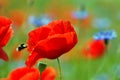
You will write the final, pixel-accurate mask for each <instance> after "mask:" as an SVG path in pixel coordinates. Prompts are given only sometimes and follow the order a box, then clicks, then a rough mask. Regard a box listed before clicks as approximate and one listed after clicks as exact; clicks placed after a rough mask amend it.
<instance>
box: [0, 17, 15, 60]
mask: <svg viewBox="0 0 120 80" xmlns="http://www.w3.org/2000/svg"><path fill="white" fill-rule="evenodd" d="M10 26H11V20H10V19H8V18H6V17H3V16H0V58H2V59H3V60H5V61H8V57H7V54H6V53H5V52H4V51H3V49H2V48H3V47H4V46H5V45H6V44H7V42H8V41H9V39H10V38H11V36H12V34H13V30H12V28H11V27H10Z"/></svg>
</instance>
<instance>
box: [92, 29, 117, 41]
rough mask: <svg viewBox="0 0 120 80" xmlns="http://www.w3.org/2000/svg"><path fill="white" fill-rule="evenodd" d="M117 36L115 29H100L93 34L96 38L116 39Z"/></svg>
mask: <svg viewBox="0 0 120 80" xmlns="http://www.w3.org/2000/svg"><path fill="white" fill-rule="evenodd" d="M116 37H117V34H116V32H115V31H114V30H109V31H100V32H98V33H96V34H95V35H94V36H93V38H94V39H95V40H105V39H107V40H111V39H115V38H116Z"/></svg>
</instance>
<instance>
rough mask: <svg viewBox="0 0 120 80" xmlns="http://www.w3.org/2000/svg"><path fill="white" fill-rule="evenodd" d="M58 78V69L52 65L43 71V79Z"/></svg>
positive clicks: (51, 79)
mask: <svg viewBox="0 0 120 80" xmlns="http://www.w3.org/2000/svg"><path fill="white" fill-rule="evenodd" d="M55 78H56V71H55V69H54V68H52V67H47V68H46V69H45V70H44V71H43V72H42V76H41V79H42V80H55Z"/></svg>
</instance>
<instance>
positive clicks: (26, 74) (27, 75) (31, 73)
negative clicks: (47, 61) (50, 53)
mask: <svg viewBox="0 0 120 80" xmlns="http://www.w3.org/2000/svg"><path fill="white" fill-rule="evenodd" d="M55 78H56V71H55V70H54V68H52V67H47V68H46V69H45V70H44V71H43V72H42V74H41V76H40V72H39V70H38V69H37V68H34V67H32V68H29V67H19V68H17V69H15V70H13V71H12V72H11V73H10V75H9V76H8V78H1V79H0V80H39V79H40V80H55Z"/></svg>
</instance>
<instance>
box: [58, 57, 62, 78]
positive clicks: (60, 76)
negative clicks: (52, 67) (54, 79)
mask: <svg viewBox="0 0 120 80" xmlns="http://www.w3.org/2000/svg"><path fill="white" fill-rule="evenodd" d="M57 62H58V67H59V78H60V80H62V71H61V66H60V60H59V58H57Z"/></svg>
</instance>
